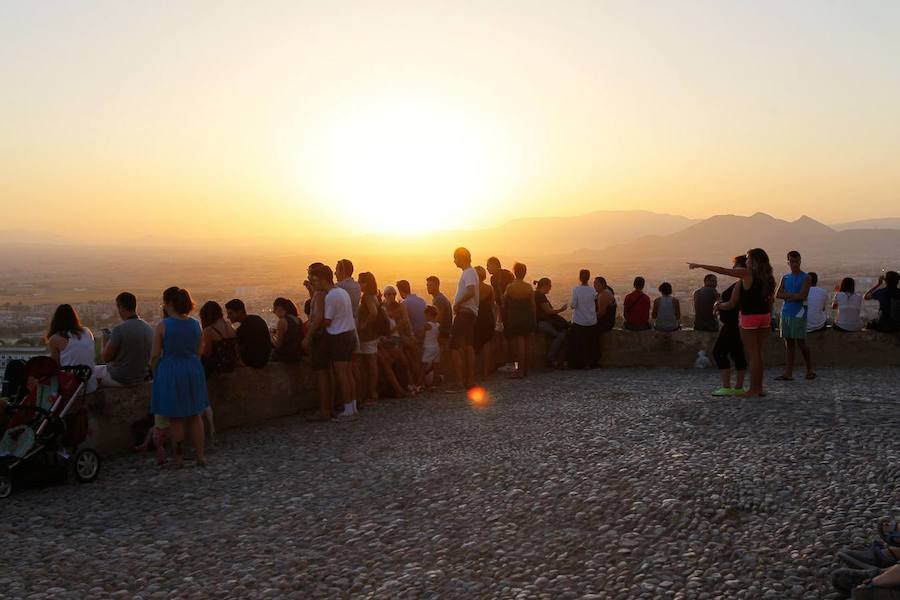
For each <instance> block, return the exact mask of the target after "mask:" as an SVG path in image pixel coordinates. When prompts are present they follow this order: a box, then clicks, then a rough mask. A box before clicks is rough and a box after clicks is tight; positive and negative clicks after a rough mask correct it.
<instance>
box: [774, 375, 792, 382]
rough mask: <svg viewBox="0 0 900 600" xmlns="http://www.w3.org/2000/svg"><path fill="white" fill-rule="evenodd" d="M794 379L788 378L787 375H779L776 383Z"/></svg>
mask: <svg viewBox="0 0 900 600" xmlns="http://www.w3.org/2000/svg"><path fill="white" fill-rule="evenodd" d="M793 380H794V378H793V377H788V376H787V375H779V376H778V377H776V378H775V381H793Z"/></svg>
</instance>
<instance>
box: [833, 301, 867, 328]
mask: <svg viewBox="0 0 900 600" xmlns="http://www.w3.org/2000/svg"><path fill="white" fill-rule="evenodd" d="M834 302H835V304H837V306H838V307H837V311H838V312H837V317H835V319H834V324H835V325H837V326H838V327H840V328H841V329H846V330H847V331H859V330H860V329H862V328H863V322H862V319H861V318H860V317H859V309H860V307H862V296H861V295H860V294H856V293H853V294H847V293H846V292H838V293H837V294H835V295H834Z"/></svg>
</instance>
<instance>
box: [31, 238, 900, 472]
mask: <svg viewBox="0 0 900 600" xmlns="http://www.w3.org/2000/svg"><path fill="white" fill-rule="evenodd" d="M786 258H787V267H788V272H787V273H786V274H785V275H784V276H783V277H781V279H780V280H778V281H776V279H775V277H774V275H773V268H772V265H771V263H770V260H769V256H768V255H767V254H766V252H765V251H764V250H762V249H760V248H755V249H752V250H750V251H748V252H747V253H746V254H745V255H740V256H737V257H735V258H734V260H733V261H732V263H731V265H730V266H727V267H722V266H715V265H703V264H697V263H689V268H691V269H705V270H707V271H709V273H708V274H707V275H706V276H705V277H704V279H703V286H702V287H701V288H699V289H697V290H696V291H695V292H694V293H693V298H692V300H693V305H694V329H697V330H705V331H717V332H718V337H717V339H716V343H715V346H714V349H713V359H714V361H715V363H716V365H717V367H718V368H719V370H720V372H721V384H720V386H719V388H718V389H716V390H715V391H714V392H713V395H715V396H732V395H741V396H762V395H765V390H764V385H763V384H764V382H763V370H764V363H763V347H764V344H765V342H766V339H767V338H768V336H769V335H770V332H771V331H772V330H773V329H775V328H776V327H777V329H778V330H779V332H780V336H781V337H782V338H783V340H784V345H785V356H786V361H785V368H784V371H783V372H782V373H781V374H780V375H779V376H778V377H776V378H775V379H776V380H778V381H788V380H792V379H793V378H794V363H795V354H796V351H797V349H798V348H799V350H800V354H801V356H802V359H803V362H804V365H805V373H804V377H805V378H806V379H813V378H815V377H816V372H815V369H814V367H813V357H812V355H811V351H810V348H809V345H808V344H807V343H806V338H807V335H812V334H815V333H816V332H821V331H824V330H825V329H827V328H829V319H828V318H827V310H828V305H829V302H828V300H829V294H828V293H827V292H826V291H825V290H824V289H822V288H820V287H818V277H817V275H816V273H806V272H804V271H803V270H802V269H801V257H800V254H799V252H796V251H791V252H790V253H788V255H787V257H786ZM453 261H454V264H455V265H456V267H457V268H458V269H459V270H460V276H459V280H458V282H457V286H456V290H455V293H454V295H453V300H452V302H451V300H450V299H449V298H448V297H447V296H446V295H444V293H443V292H442V291H441V280H440V279H439V278H438V277H437V276H430V277H428V278H427V279H426V281H425V285H426V290H427V294H428V296H429V298H430V302H429V301H426V299H425V298H423V297H420V296H418V295H417V294H415V293H414V292H413V288H412V285H411V284H410V282H409V281H407V280H400V281H397V282H395V283H394V284H393V285H387V286H385V287H384V288H380V287H379V285H378V283H377V281H376V278H375V275H374V274H372V273H370V272H362V273H359V275H358V279H354V265H353V263H352V262H351V261H350V260H347V259H343V260H340V261H338V263H337V264H336V266H335V268H334V269H333V270H332V268H331V267H329V266H327V265H325V264H323V263H313V264H311V265H309V268H308V271H307V273H308V278H307V280H306V281H304V286H305V287H306V288H307V290H308V292H309V299H308V300H307V301H306V302H305V304H304V305H303V310H302V312H301V310H300V309H298V306H297V304H295V303H294V302H293V301H292V300H290V299H288V298H283V297H280V298H276V299H275V300H274V302H273V304H272V313H273V314H274V315H275V317H277V319H278V321H277V324H276V326H275V327H273V328H271V329H270V328H269V325H268V324H267V323H266V321H265V320H264V319H263V318H262V317H261V316H259V315H255V314H248V313H247V308H246V306H245V304H244V302H243V301H241V300H240V299H237V298H236V299H232V300H229V301H228V302H227V303H225V305H224V309H223V306H221V305H220V304H219V303H217V302H215V301H209V302H206V303H205V304H204V305H203V306H202V307H200V310H199V322H198V320H196V319H193V318H191V314H192V312H193V311H194V309H195V305H194V302H193V299H192V298H191V295H190V293H189V292H188V291H187V290H184V289H182V288H178V287H172V288H169V289H167V290H165V291H164V293H163V297H162V309H163V316H164V318H163V319H162V320H161V321H160V322H159V323H158V324H157V325H156V326H155V328H154V327H152V326H151V325H149V324H148V323H147V322H146V321H144V320H143V319H141V318H140V317H139V316H138V315H137V313H136V306H137V302H136V298H135V296H134V295H133V294H131V293H128V292H123V293H122V294H119V296H118V297H117V298H116V308H117V311H118V313H119V316H120V317H121V319H122V322H121V323H120V324H119V325H118V326H116V327H115V328H114V329H112V330H111V331H110V330H104V331H103V342H102V346H101V348H102V349H101V352H100V356H101V359H102V362H103V363H105V364H100V365H96V366H94V365H95V360H94V353H95V350H94V338H93V334H92V332H91V331H90V330H89V329H88V328H86V327H84V326H82V325H81V323H80V321H79V318H78V315H77V313H76V312H75V310H74V308H73V307H72V306H71V305H68V304H64V305H61V306H59V307H58V308H57V310H56V312H55V314H54V316H53V318H52V321H51V324H50V328H49V331H48V333H47V345H48V349H49V351H50V354H51V356H52V357H53V358H54V359H56V360H57V362H58V363H59V364H60V365H61V366H66V365H76V364H86V365H91V366H94V369H95V371H94V374H95V377H93V378H92V379H91V381H90V383H89V385H88V391H93V390H94V389H96V388H97V387H98V386H128V385H134V384H137V383H140V382H143V381H146V380H148V379H151V374H152V381H153V394H152V398H153V400H152V406H151V411H152V413H153V415H154V417H153V428H152V430H151V434H150V435H149V437H148V443H147V444H144V445H143V446H142V447H146V446H148V445H151V444H150V442H151V441H152V445H155V446H156V447H157V449H158V451H160V449H161V448H163V447H165V446H167V445H168V446H170V447H172V448H177V447H179V446H180V442H181V441H182V440H183V439H184V437H185V435H186V431H189V432H190V436H191V438H192V441H193V445H194V446H195V448H196V451H197V458H198V462H200V463H201V464H202V463H203V461H204V456H203V441H204V437H205V435H204V430H206V431H208V432H209V433H211V432H212V428H213V425H214V423H213V414H212V409H211V407H210V406H209V400H208V397H207V388H206V378H208V377H210V376H213V375H214V374H216V373H227V372H230V371H233V370H234V369H235V368H236V367H238V366H239V365H244V366H247V367H252V368H262V367H264V366H266V364H268V362H269V361H279V362H284V363H296V362H299V361H300V360H302V359H303V357H304V356H307V357H308V358H309V361H310V364H311V366H312V369H313V370H314V371H315V379H316V384H317V393H318V411H317V413H316V414H315V415H314V416H312V417H311V419H313V420H317V421H330V420H332V419H338V420H342V419H351V418H354V417H355V416H356V415H357V413H358V411H359V410H360V409H363V408H365V406H366V405H367V404H368V403H371V402H375V401H377V400H378V399H379V398H380V397H382V396H394V397H407V396H411V395H414V394H417V393H419V392H421V391H423V390H433V389H434V388H435V387H436V386H441V387H442V388H443V389H444V390H446V391H448V392H461V391H465V390H468V389H471V388H473V387H474V386H476V385H479V384H481V383H483V382H484V380H485V379H486V378H488V377H489V376H491V375H492V374H493V373H494V372H495V370H496V369H497V367H498V366H499V367H500V368H501V369H502V370H504V371H506V372H508V374H509V376H510V377H513V378H523V377H527V376H528V375H529V366H530V365H529V363H530V361H529V357H530V356H531V347H530V346H531V343H532V340H533V338H534V337H535V334H536V335H538V336H542V337H544V338H545V341H546V343H545V355H544V358H545V362H546V365H548V366H549V367H551V368H568V369H590V368H593V367H596V366H598V365H599V363H600V355H601V350H602V347H603V336H604V334H605V333H606V332H608V331H610V330H611V329H613V328H614V326H615V324H616V319H617V313H618V307H619V301H618V300H617V297H616V294H615V291H614V290H613V288H612V287H611V286H609V285H608V283H607V281H606V279H605V278H604V277H602V276H597V277H594V278H593V279H592V278H591V273H590V271H588V270H587V269H582V270H581V271H580V272H579V273H578V284H577V285H575V286H574V287H573V289H572V292H571V296H570V301H569V302H568V303H567V304H563V305H561V306H557V307H555V306H553V304H552V303H551V301H550V299H549V294H550V292H551V290H552V289H553V282H552V281H551V280H550V279H549V278H547V277H542V278H540V279H537V280H535V281H533V283H528V281H527V280H526V276H527V272H528V270H527V267H526V266H525V265H524V264H522V263H515V264H514V265H513V266H512V269H511V270H509V269H505V268H503V266H502V265H501V262H500V260H499V259H497V258H496V257H491V258H489V259H488V260H487V261H486V262H485V266H484V267H481V266H473V264H472V256H471V254H470V252H469V251H468V250H467V249H466V248H457V249H456V251H455V252H454V253H453ZM717 276H719V277H728V278H731V279H733V280H734V281H733V282H729V285H727V286H726V287H725V288H724V289H723V291H722V292H721V293H720V292H719V289H718V286H719V279H718V277H717ZM898 282H900V275H898V274H897V272H895V271H887V272H885V273H883V274H882V275H881V277H879V279H878V282H877V284H876V285H874V286H873V287H872V289H870V290H868V291H867V292H865V294H860V293H859V292H857V291H856V284H855V281H854V279H853V278H851V277H845V278H843V279H842V280H841V282H840V284H839V285H838V286H837V289H836V290H835V293H834V295H833V296H832V297H831V303H830V305H831V307H832V309H833V310H834V311H835V316H834V319H833V324H831V325H830V328H831V329H833V330H834V331H838V332H853V331H858V330H860V329H862V328H864V327H868V328H870V329H876V330H879V331H889V332H895V331H900V290H898ZM645 286H646V282H645V280H644V278H643V277H636V278H635V279H634V284H633V290H631V291H630V292H629V293H628V294H626V295H625V296H624V298H622V302H621V304H622V320H623V329H624V330H626V331H643V330H649V329H655V330H657V331H663V332H671V331H676V330H678V329H680V328H681V327H682V322H681V321H682V310H681V303H680V301H679V300H678V299H677V298H675V297H673V290H672V285H671V284H670V283H668V282H663V283H661V284H660V285H659V287H658V289H659V296H658V297H656V298H652V299H651V298H650V296H649V295H648V294H647V293H645V291H644V288H645ZM776 299H779V300H782V301H783V302H782V306H781V311H780V318H778V319H775V318H774V317H773V316H772V313H773V308H774V306H775V301H776ZM863 300H873V301H877V302H878V304H879V317H878V319H876V320H874V321H871V322H869V323H867V324H866V323H863V320H862V317H861V307H862V302H863ZM568 310H571V320H567V319H566V318H565V317H564V316H563V314H564V313H566V312H567V311H568ZM497 332H502V335H498V334H497ZM445 355H448V356H449V361H447V362H448V363H449V364H450V365H452V368H451V369H448V370H447V371H448V372H446V373H445V372H444V371H443V370H442V369H441V363H442V357H444V356H445ZM507 357H509V358H510V359H511V360H510V362H509V363H508V364H507V363H506V358H507ZM748 371H749V386H748V387H746V388H745V386H744V383H745V376H746V375H747V372H748ZM159 459H160V462H164V461H165V460H166V459H167V456H166V454H165V452H161V453H160V455H159ZM175 462H176V463H180V456H178V455H177V454H176V456H175Z"/></svg>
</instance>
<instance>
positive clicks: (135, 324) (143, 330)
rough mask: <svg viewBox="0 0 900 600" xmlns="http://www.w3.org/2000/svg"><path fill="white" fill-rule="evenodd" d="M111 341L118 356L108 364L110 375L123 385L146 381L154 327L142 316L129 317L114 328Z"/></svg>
mask: <svg viewBox="0 0 900 600" xmlns="http://www.w3.org/2000/svg"><path fill="white" fill-rule="evenodd" d="M109 343H110V344H112V345H113V346H115V347H116V356H115V358H114V359H113V360H112V361H111V362H110V363H109V365H108V366H107V372H108V373H109V376H110V377H112V378H113V379H115V380H116V381H118V382H119V383H121V384H122V385H135V384H138V383H141V382H142V381H144V380H145V379H146V378H147V373H148V372H149V368H150V351H151V349H152V347H153V328H152V327H150V325H149V324H148V323H147V322H146V321H144V320H143V319H141V318H138V317H134V318H131V319H127V320H125V321H122V322H121V323H119V324H118V325H116V326H115V327H114V328H113V330H112V334H111V335H110V338H109Z"/></svg>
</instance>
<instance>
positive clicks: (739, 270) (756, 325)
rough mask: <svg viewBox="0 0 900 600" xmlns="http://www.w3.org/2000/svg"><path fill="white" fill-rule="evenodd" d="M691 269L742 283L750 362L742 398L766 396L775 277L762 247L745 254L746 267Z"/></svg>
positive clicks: (741, 302) (743, 321)
mask: <svg viewBox="0 0 900 600" xmlns="http://www.w3.org/2000/svg"><path fill="white" fill-rule="evenodd" d="M688 267H689V268H691V269H706V270H707V271H712V272H713V273H718V274H720V275H727V276H728V277H736V278H738V279H740V280H741V291H740V299H739V301H738V302H739V307H740V326H741V339H742V340H743V341H744V348H746V350H747V359H748V360H749V362H750V389H748V390H747V393H746V394H745V396H765V395H766V393H765V392H764V391H763V371H764V369H765V364H764V362H763V348H764V346H765V344H766V339H767V338H768V337H769V330H770V329H771V327H772V304H773V303H774V302H775V278H774V277H773V276H772V265H771V263H770V262H769V255H768V254H766V251H765V250H763V249H762V248H754V249H752V250H749V251H747V266H746V267H734V268H731V269H729V268H727V267H715V266H712V265H700V264H697V263H688Z"/></svg>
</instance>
